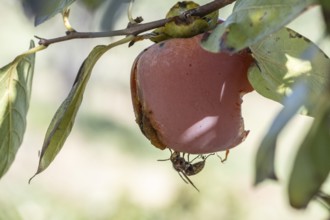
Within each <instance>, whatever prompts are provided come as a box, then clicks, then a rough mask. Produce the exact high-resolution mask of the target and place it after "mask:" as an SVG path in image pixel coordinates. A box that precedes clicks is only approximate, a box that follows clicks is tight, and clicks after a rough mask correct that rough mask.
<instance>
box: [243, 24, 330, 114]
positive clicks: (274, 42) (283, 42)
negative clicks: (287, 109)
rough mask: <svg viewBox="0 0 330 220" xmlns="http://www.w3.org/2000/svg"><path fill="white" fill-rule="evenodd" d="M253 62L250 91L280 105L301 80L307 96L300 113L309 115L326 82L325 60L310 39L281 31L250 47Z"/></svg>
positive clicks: (250, 74) (328, 64)
mask: <svg viewBox="0 0 330 220" xmlns="http://www.w3.org/2000/svg"><path fill="white" fill-rule="evenodd" d="M250 49H251V51H252V54H253V56H254V58H255V60H256V63H255V64H254V65H253V66H252V67H251V68H250V69H249V73H248V78H249V81H250V83H251V85H252V86H253V88H254V89H255V90H256V91H257V92H258V93H259V94H261V95H263V96H265V97H266V98H269V99H272V100H274V101H277V102H282V100H283V98H284V97H286V96H287V95H289V94H291V92H292V86H293V84H294V83H295V82H297V81H299V80H301V79H304V80H306V82H308V86H309V87H310V93H309V94H308V98H307V99H306V102H305V103H304V106H303V108H302V109H301V113H305V114H309V115H313V111H314V107H315V101H316V100H317V99H318V97H319V96H320V94H321V93H322V92H323V90H324V88H325V86H326V84H327V83H328V82H329V78H328V75H327V71H328V67H329V66H330V60H329V58H328V57H327V56H326V55H325V53H323V52H322V51H321V50H320V49H319V48H318V47H317V46H316V45H315V44H313V43H312V42H311V41H310V40H308V39H306V38H305V37H303V36H301V35H300V34H298V33H296V32H294V31H293V30H290V29H288V28H283V29H281V30H280V31H278V32H276V33H274V34H271V35H269V36H268V37H266V38H265V39H263V40H262V41H259V42H258V43H257V44H254V45H253V46H251V47H250Z"/></svg>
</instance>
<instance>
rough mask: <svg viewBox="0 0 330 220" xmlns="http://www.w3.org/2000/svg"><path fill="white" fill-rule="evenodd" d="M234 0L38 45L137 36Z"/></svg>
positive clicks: (222, 0)
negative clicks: (176, 14) (172, 15)
mask: <svg viewBox="0 0 330 220" xmlns="http://www.w3.org/2000/svg"><path fill="white" fill-rule="evenodd" d="M234 1H235V0H214V1H212V2H210V3H208V4H205V5H202V6H200V7H198V8H195V9H191V10H188V11H186V12H185V13H182V14H181V15H179V16H176V17H172V18H166V19H161V20H157V21H152V22H148V23H144V24H137V23H135V24H131V25H129V26H128V27H127V28H126V29H121V30H115V31H105V32H75V31H72V32H67V35H65V36H61V37H56V38H52V39H45V38H40V37H37V38H38V39H39V44H40V45H44V46H49V45H50V44H54V43H59V42H63V41H68V40H72V39H78V38H101V37H113V36H122V35H134V36H136V35H138V34H140V33H142V32H145V31H148V30H152V29H155V28H158V27H162V26H164V25H165V24H166V23H168V22H170V21H172V20H174V19H176V20H178V19H179V20H185V19H186V18H187V17H189V16H198V17H203V16H205V15H207V14H209V13H211V12H213V11H216V10H218V9H220V8H222V7H224V6H226V5H229V4H231V3H233V2H234Z"/></svg>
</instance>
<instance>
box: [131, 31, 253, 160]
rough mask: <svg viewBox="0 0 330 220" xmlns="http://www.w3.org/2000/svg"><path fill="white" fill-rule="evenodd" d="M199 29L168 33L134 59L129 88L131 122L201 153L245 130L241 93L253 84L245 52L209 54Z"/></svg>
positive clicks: (162, 140) (222, 146) (154, 137)
mask: <svg viewBox="0 0 330 220" xmlns="http://www.w3.org/2000/svg"><path fill="white" fill-rule="evenodd" d="M200 40H201V35H198V36H195V37H193V38H188V39H170V40H167V41H164V42H161V43H158V44H155V45H153V46H151V47H149V48H148V49H147V50H145V51H144V52H142V53H141V54H140V55H139V56H138V57H137V59H136V61H135V63H134V65H133V68H132V76H131V90H132V99H133V106H134V111H135V113H136V118H137V123H138V124H139V126H140V128H141V130H142V132H143V133H144V134H145V136H146V137H147V138H148V139H149V140H151V143H152V144H153V145H155V146H156V147H158V148H160V149H164V148H166V147H168V148H171V149H173V150H175V151H178V152H186V153H192V154H205V153H212V152H217V151H223V150H227V149H230V148H232V147H235V146H237V145H238V144H239V143H241V142H242V141H243V140H244V139H245V137H246V136H247V134H248V131H245V130H244V122H243V118H242V116H241V103H242V99H241V98H242V96H243V95H244V94H246V93H247V92H250V91H252V90H253V88H252V87H251V85H250V83H249V82H248V80H247V76H246V74H247V70H248V67H249V66H250V64H251V63H252V62H253V58H252V57H251V55H250V54H249V53H247V52H243V53H241V54H234V55H229V54H225V53H218V54H213V53H210V52H207V51H205V50H203V49H202V48H201V47H200V46H199V42H200Z"/></svg>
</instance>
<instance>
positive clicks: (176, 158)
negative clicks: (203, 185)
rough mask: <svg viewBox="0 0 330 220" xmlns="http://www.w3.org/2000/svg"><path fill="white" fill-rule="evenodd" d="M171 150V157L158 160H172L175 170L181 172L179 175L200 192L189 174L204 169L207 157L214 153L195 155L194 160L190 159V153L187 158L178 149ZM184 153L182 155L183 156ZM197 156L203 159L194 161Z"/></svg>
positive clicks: (194, 173)
mask: <svg viewBox="0 0 330 220" xmlns="http://www.w3.org/2000/svg"><path fill="white" fill-rule="evenodd" d="M170 152H171V156H170V158H169V159H165V160H158V161H166V160H170V161H171V162H172V165H173V168H174V170H176V171H177V172H178V174H179V176H180V177H181V178H182V180H183V181H184V182H185V183H187V184H188V183H190V184H191V185H192V186H193V187H194V188H195V189H196V190H197V191H198V192H199V190H198V188H197V187H196V186H195V184H194V183H193V182H192V181H191V180H190V179H189V177H188V176H192V175H196V174H197V173H199V172H201V171H202V169H203V168H204V166H205V161H206V159H207V158H208V157H209V156H211V155H214V153H212V154H208V155H206V156H204V155H198V156H197V157H195V158H194V159H193V160H189V154H188V156H187V160H186V159H185V158H184V156H185V153H180V152H178V151H174V152H172V150H170ZM181 154H182V156H181ZM197 158H201V159H202V161H198V162H196V163H193V161H194V160H195V159H197Z"/></svg>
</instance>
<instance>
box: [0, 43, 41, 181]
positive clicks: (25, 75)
mask: <svg viewBox="0 0 330 220" xmlns="http://www.w3.org/2000/svg"><path fill="white" fill-rule="evenodd" d="M32 47H34V43H33V41H31V44H30V48H32ZM34 63H35V54H34V53H32V54H22V55H20V56H18V57H16V58H15V60H14V61H13V62H11V63H9V64H8V65H6V66H5V67H3V68H1V69H0V137H1V138H0V177H2V176H3V175H4V174H5V173H6V172H7V171H8V169H9V167H10V166H11V164H12V163H13V161H14V159H15V156H16V153H17V151H18V148H19V147H20V145H21V143H22V140H23V136H24V132H25V128H26V115H27V111H28V108H29V102H30V95H31V86H32V79H33V72H34Z"/></svg>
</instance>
